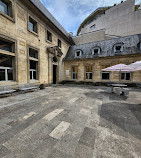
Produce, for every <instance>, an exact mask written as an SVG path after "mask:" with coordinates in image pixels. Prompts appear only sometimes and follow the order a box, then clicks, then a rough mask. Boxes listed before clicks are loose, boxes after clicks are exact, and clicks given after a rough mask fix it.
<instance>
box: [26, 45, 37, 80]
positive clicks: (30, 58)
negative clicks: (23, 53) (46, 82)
mask: <svg viewBox="0 0 141 158" xmlns="http://www.w3.org/2000/svg"><path fill="white" fill-rule="evenodd" d="M27 49H28V51H27V52H28V68H27V69H28V72H27V73H28V82H32V81H38V80H39V75H40V72H39V65H40V62H39V61H40V60H39V53H40V50H39V49H38V48H35V47H33V46H31V45H28V48H27ZM30 49H33V50H35V51H37V53H38V55H37V56H38V58H34V57H30V55H29V53H30ZM31 60H32V61H34V62H37V63H36V64H37V65H36V69H30V61H31ZM30 72H32V79H31V78H30ZM33 72H36V79H34V77H33Z"/></svg>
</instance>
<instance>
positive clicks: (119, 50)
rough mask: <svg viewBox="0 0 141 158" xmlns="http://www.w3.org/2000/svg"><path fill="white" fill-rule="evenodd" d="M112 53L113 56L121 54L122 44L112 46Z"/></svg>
mask: <svg viewBox="0 0 141 158" xmlns="http://www.w3.org/2000/svg"><path fill="white" fill-rule="evenodd" d="M114 53H115V54H121V53H123V44H122V43H121V44H116V45H114Z"/></svg>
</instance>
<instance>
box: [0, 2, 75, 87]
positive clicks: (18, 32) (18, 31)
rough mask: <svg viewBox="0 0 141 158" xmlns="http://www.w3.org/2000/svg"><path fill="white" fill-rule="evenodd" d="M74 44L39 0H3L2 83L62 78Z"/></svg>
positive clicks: (0, 24)
mask: <svg viewBox="0 0 141 158" xmlns="http://www.w3.org/2000/svg"><path fill="white" fill-rule="evenodd" d="M71 44H73V40H72V39H71V37H70V36H69V34H68V33H67V32H66V31H65V30H64V28H63V27H62V26H61V25H60V24H59V23H58V21H57V20H56V19H55V18H54V17H53V16H52V15H51V14H50V13H49V12H48V10H47V9H46V8H45V7H44V6H43V4H42V3H41V2H40V1H39V0H24V1H23V0H2V1H0V85H17V84H24V83H53V82H59V81H61V80H63V79H64V63H63V61H62V60H63V58H64V57H65V55H66V53H67V51H68V48H69V46H70V45H71Z"/></svg>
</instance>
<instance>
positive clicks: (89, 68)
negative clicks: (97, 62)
mask: <svg viewBox="0 0 141 158" xmlns="http://www.w3.org/2000/svg"><path fill="white" fill-rule="evenodd" d="M85 76H86V79H87V80H91V79H92V77H93V73H92V66H86V67H85Z"/></svg>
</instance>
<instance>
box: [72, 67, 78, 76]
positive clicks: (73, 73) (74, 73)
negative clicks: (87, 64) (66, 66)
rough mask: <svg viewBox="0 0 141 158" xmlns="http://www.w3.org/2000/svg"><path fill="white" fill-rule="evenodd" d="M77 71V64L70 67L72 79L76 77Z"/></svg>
mask: <svg viewBox="0 0 141 158" xmlns="http://www.w3.org/2000/svg"><path fill="white" fill-rule="evenodd" d="M77 73H78V67H77V66H73V67H72V79H77V77H78V76H77Z"/></svg>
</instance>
